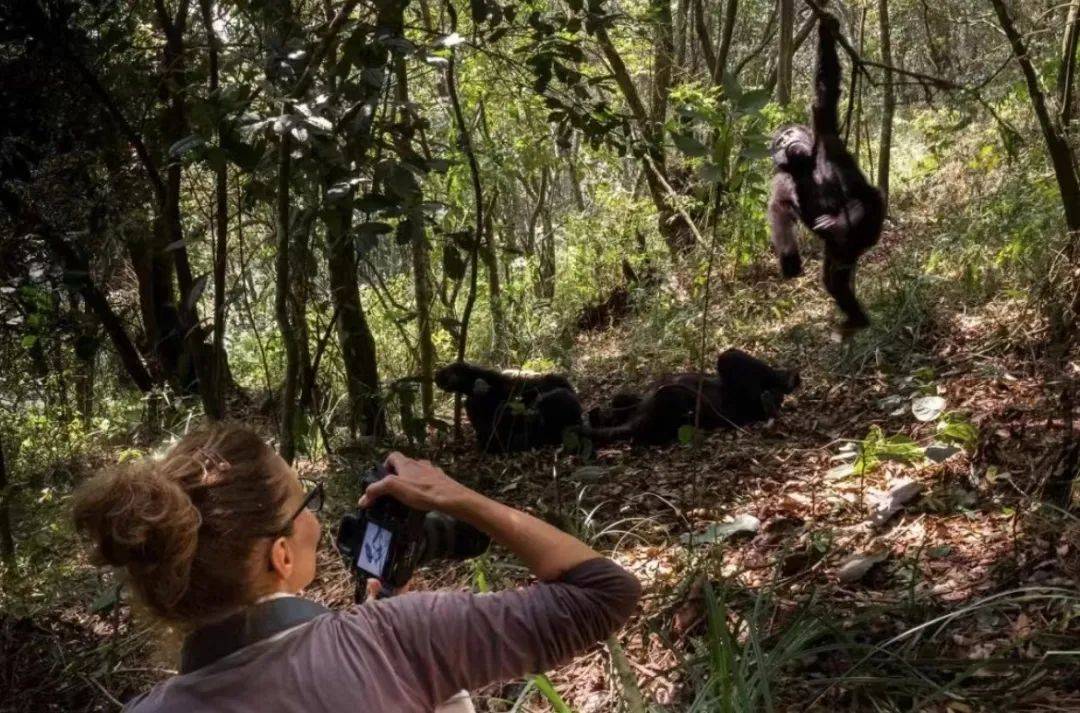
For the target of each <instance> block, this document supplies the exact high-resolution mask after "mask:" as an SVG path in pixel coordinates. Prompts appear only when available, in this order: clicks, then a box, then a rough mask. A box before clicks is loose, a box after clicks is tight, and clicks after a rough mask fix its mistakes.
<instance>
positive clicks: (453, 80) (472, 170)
mask: <svg viewBox="0 0 1080 713" xmlns="http://www.w3.org/2000/svg"><path fill="white" fill-rule="evenodd" d="M446 7H447V11H448V13H449V15H450V28H451V31H452V32H456V31H457V12H456V11H455V10H454V6H453V5H452V4H449V5H447V6H446ZM456 54H457V53H456V52H455V51H454V48H453V47H451V48H450V63H449V64H448V65H447V67H446V87H447V91H448V93H449V95H450V107H451V109H452V110H453V114H454V120H455V122H456V123H457V131H458V141H459V142H460V144H461V150H462V151H463V152H464V153H465V158H466V160H467V161H468V163H469V177H470V178H471V179H472V189H473V206H474V213H475V214H474V216H473V217H474V220H475V221H476V225H475V226H474V227H475V230H474V231H473V244H472V248H473V249H472V256H471V261H470V273H469V293H468V295H467V296H466V298H465V308H464V309H463V310H462V312H461V326H460V330H461V332H460V334H459V335H458V344H457V360H458V362H464V361H465V349H466V347H467V346H468V343H469V320H470V319H471V318H472V311H473V305H475V304H476V273H477V263H478V262H479V259H480V244H481V242H482V241H483V239H484V193H483V187H482V186H481V184H480V166H479V165H478V164H477V162H476V153H475V152H474V151H473V147H472V136H471V134H470V133H469V127H468V125H467V124H466V123H465V114H464V112H463V111H462V109H461V100H460V99H459V97H458V91H457V75H456V63H457V57H456ZM454 431H455V434H460V432H461V395H460V394H457V395H455V397H454Z"/></svg>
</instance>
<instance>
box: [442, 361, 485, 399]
mask: <svg viewBox="0 0 1080 713" xmlns="http://www.w3.org/2000/svg"><path fill="white" fill-rule="evenodd" d="M474 381H475V378H474V377H473V376H472V375H471V374H470V373H469V367H467V366H466V365H464V364H451V365H450V366H444V367H443V368H442V369H439V370H438V371H437V372H435V385H436V386H438V387H439V388H440V389H442V390H443V391H449V392H450V393H454V394H468V393H471V392H472V389H473V382H474Z"/></svg>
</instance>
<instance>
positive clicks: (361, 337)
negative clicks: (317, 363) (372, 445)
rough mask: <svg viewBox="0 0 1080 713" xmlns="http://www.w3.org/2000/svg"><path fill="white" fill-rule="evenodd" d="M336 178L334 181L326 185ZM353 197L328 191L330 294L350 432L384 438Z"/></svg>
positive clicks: (377, 371) (373, 341)
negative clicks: (362, 294)
mask: <svg viewBox="0 0 1080 713" xmlns="http://www.w3.org/2000/svg"><path fill="white" fill-rule="evenodd" d="M339 178H344V176H340V177H339ZM335 182H336V181H335V180H333V179H331V180H330V181H328V183H327V187H329V186H331V185H333V184H334V183H335ZM354 200H355V193H354V192H353V191H348V192H346V194H345V195H344V196H341V197H340V198H336V199H335V198H331V197H329V196H325V195H324V204H325V205H326V206H327V210H326V212H325V217H326V242H327V250H326V258H327V267H328V272H329V278H330V297H331V301H332V302H333V304H334V309H335V311H336V312H337V313H338V341H339V343H340V345H341V358H342V362H343V366H344V368H345V385H346V391H347V392H348V395H349V416H350V418H349V430H350V432H352V433H353V434H355V433H356V431H357V429H358V428H359V429H360V432H361V433H362V434H364V435H366V436H379V435H382V434H383V433H385V431H386V418H385V414H384V413H383V409H382V397H381V394H380V390H379V368H378V359H377V356H376V351H375V337H374V336H372V334H371V329H370V328H369V327H368V323H367V315H365V314H364V305H363V303H362V302H361V301H360V283H359V282H358V280H357V276H356V249H355V247H354V245H353V238H352V215H353V209H352V206H353V202H354Z"/></svg>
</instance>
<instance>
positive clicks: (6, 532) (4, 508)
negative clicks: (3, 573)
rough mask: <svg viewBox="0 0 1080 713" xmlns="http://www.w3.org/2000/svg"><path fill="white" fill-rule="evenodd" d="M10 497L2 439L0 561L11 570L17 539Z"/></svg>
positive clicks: (13, 564) (0, 446)
mask: <svg viewBox="0 0 1080 713" xmlns="http://www.w3.org/2000/svg"><path fill="white" fill-rule="evenodd" d="M10 496H11V489H10V485H9V483H8V474H7V464H6V463H5V462H4V441H3V438H0V559H2V560H3V562H4V564H5V565H7V567H8V568H9V569H10V568H11V567H14V566H15V537H14V536H13V535H12V533H11V507H10V505H9V503H10V501H11V497H10Z"/></svg>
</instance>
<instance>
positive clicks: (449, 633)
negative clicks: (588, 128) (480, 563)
mask: <svg viewBox="0 0 1080 713" xmlns="http://www.w3.org/2000/svg"><path fill="white" fill-rule="evenodd" d="M640 596H641V585H640V583H639V582H638V580H637V578H636V577H634V576H633V575H632V574H630V573H629V572H627V571H626V570H625V569H623V568H622V567H620V566H619V565H617V564H615V563H614V562H612V561H611V560H609V559H606V558H602V557H601V558H596V559H592V560H588V561H586V562H583V563H581V564H580V565H578V566H577V567H574V568H573V569H571V570H570V571H568V572H567V573H566V574H565V575H563V576H562V577H561V578H560V579H559V580H556V581H554V582H547V583H540V584H534V585H531V586H527V587H520V588H517V589H512V590H508V591H503V592H498V593H496V594H471V593H468V592H418V593H412V594H404V595H401V596H398V597H393V598H391V599H387V600H383V601H379V602H374V603H371V604H365V605H362V606H360V607H356V608H353V609H351V610H349V611H348V612H345V613H343V614H342V615H341V616H340V617H339V620H340V629H339V632H338V635H340V636H342V637H349V636H363V637H369V636H373V637H375V640H376V641H378V642H380V643H379V646H380V648H381V654H382V656H381V657H380V659H381V662H382V664H383V665H385V666H387V667H389V668H390V669H391V671H385V672H382V673H384V674H386V675H391V676H392V677H393V678H395V679H397V685H399V686H404V687H406V688H408V689H410V693H412V694H414V695H416V696H417V698H418V699H420V700H421V701H423V702H424V703H425V705H429V706H430V707H431V708H434V707H435V706H436V705H437V704H438V703H440V702H441V701H444V700H446V699H447V698H449V697H450V696H451V695H453V694H454V693H456V692H457V691H460V690H461V689H463V688H464V689H475V688H478V687H480V686H483V685H486V684H488V683H492V682H495V681H499V680H505V679H509V678H514V677H517V676H521V675H524V674H526V673H532V672H542V671H546V670H548V669H550V668H553V667H555V666H557V665H560V664H562V663H565V662H567V661H569V660H570V659H571V658H573V657H574V656H575V655H577V654H579V653H581V652H583V651H584V650H585V649H587V648H588V647H589V646H590V645H592V644H594V643H595V642H597V641H600V640H602V639H605V638H607V637H608V636H610V635H611V634H612V633H614V632H615V631H616V630H617V629H618V628H619V627H620V626H622V625H623V624H624V623H626V621H627V619H629V618H630V615H631V614H632V613H633V612H634V609H635V608H636V606H637V602H638V599H639V598H640ZM343 643H344V642H343ZM349 648H350V647H348V646H346V647H343V650H348V649H349ZM367 673H368V675H367V676H366V679H367V680H368V681H369V682H374V681H377V680H379V679H378V674H379V673H380V672H375V671H368V672H367Z"/></svg>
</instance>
